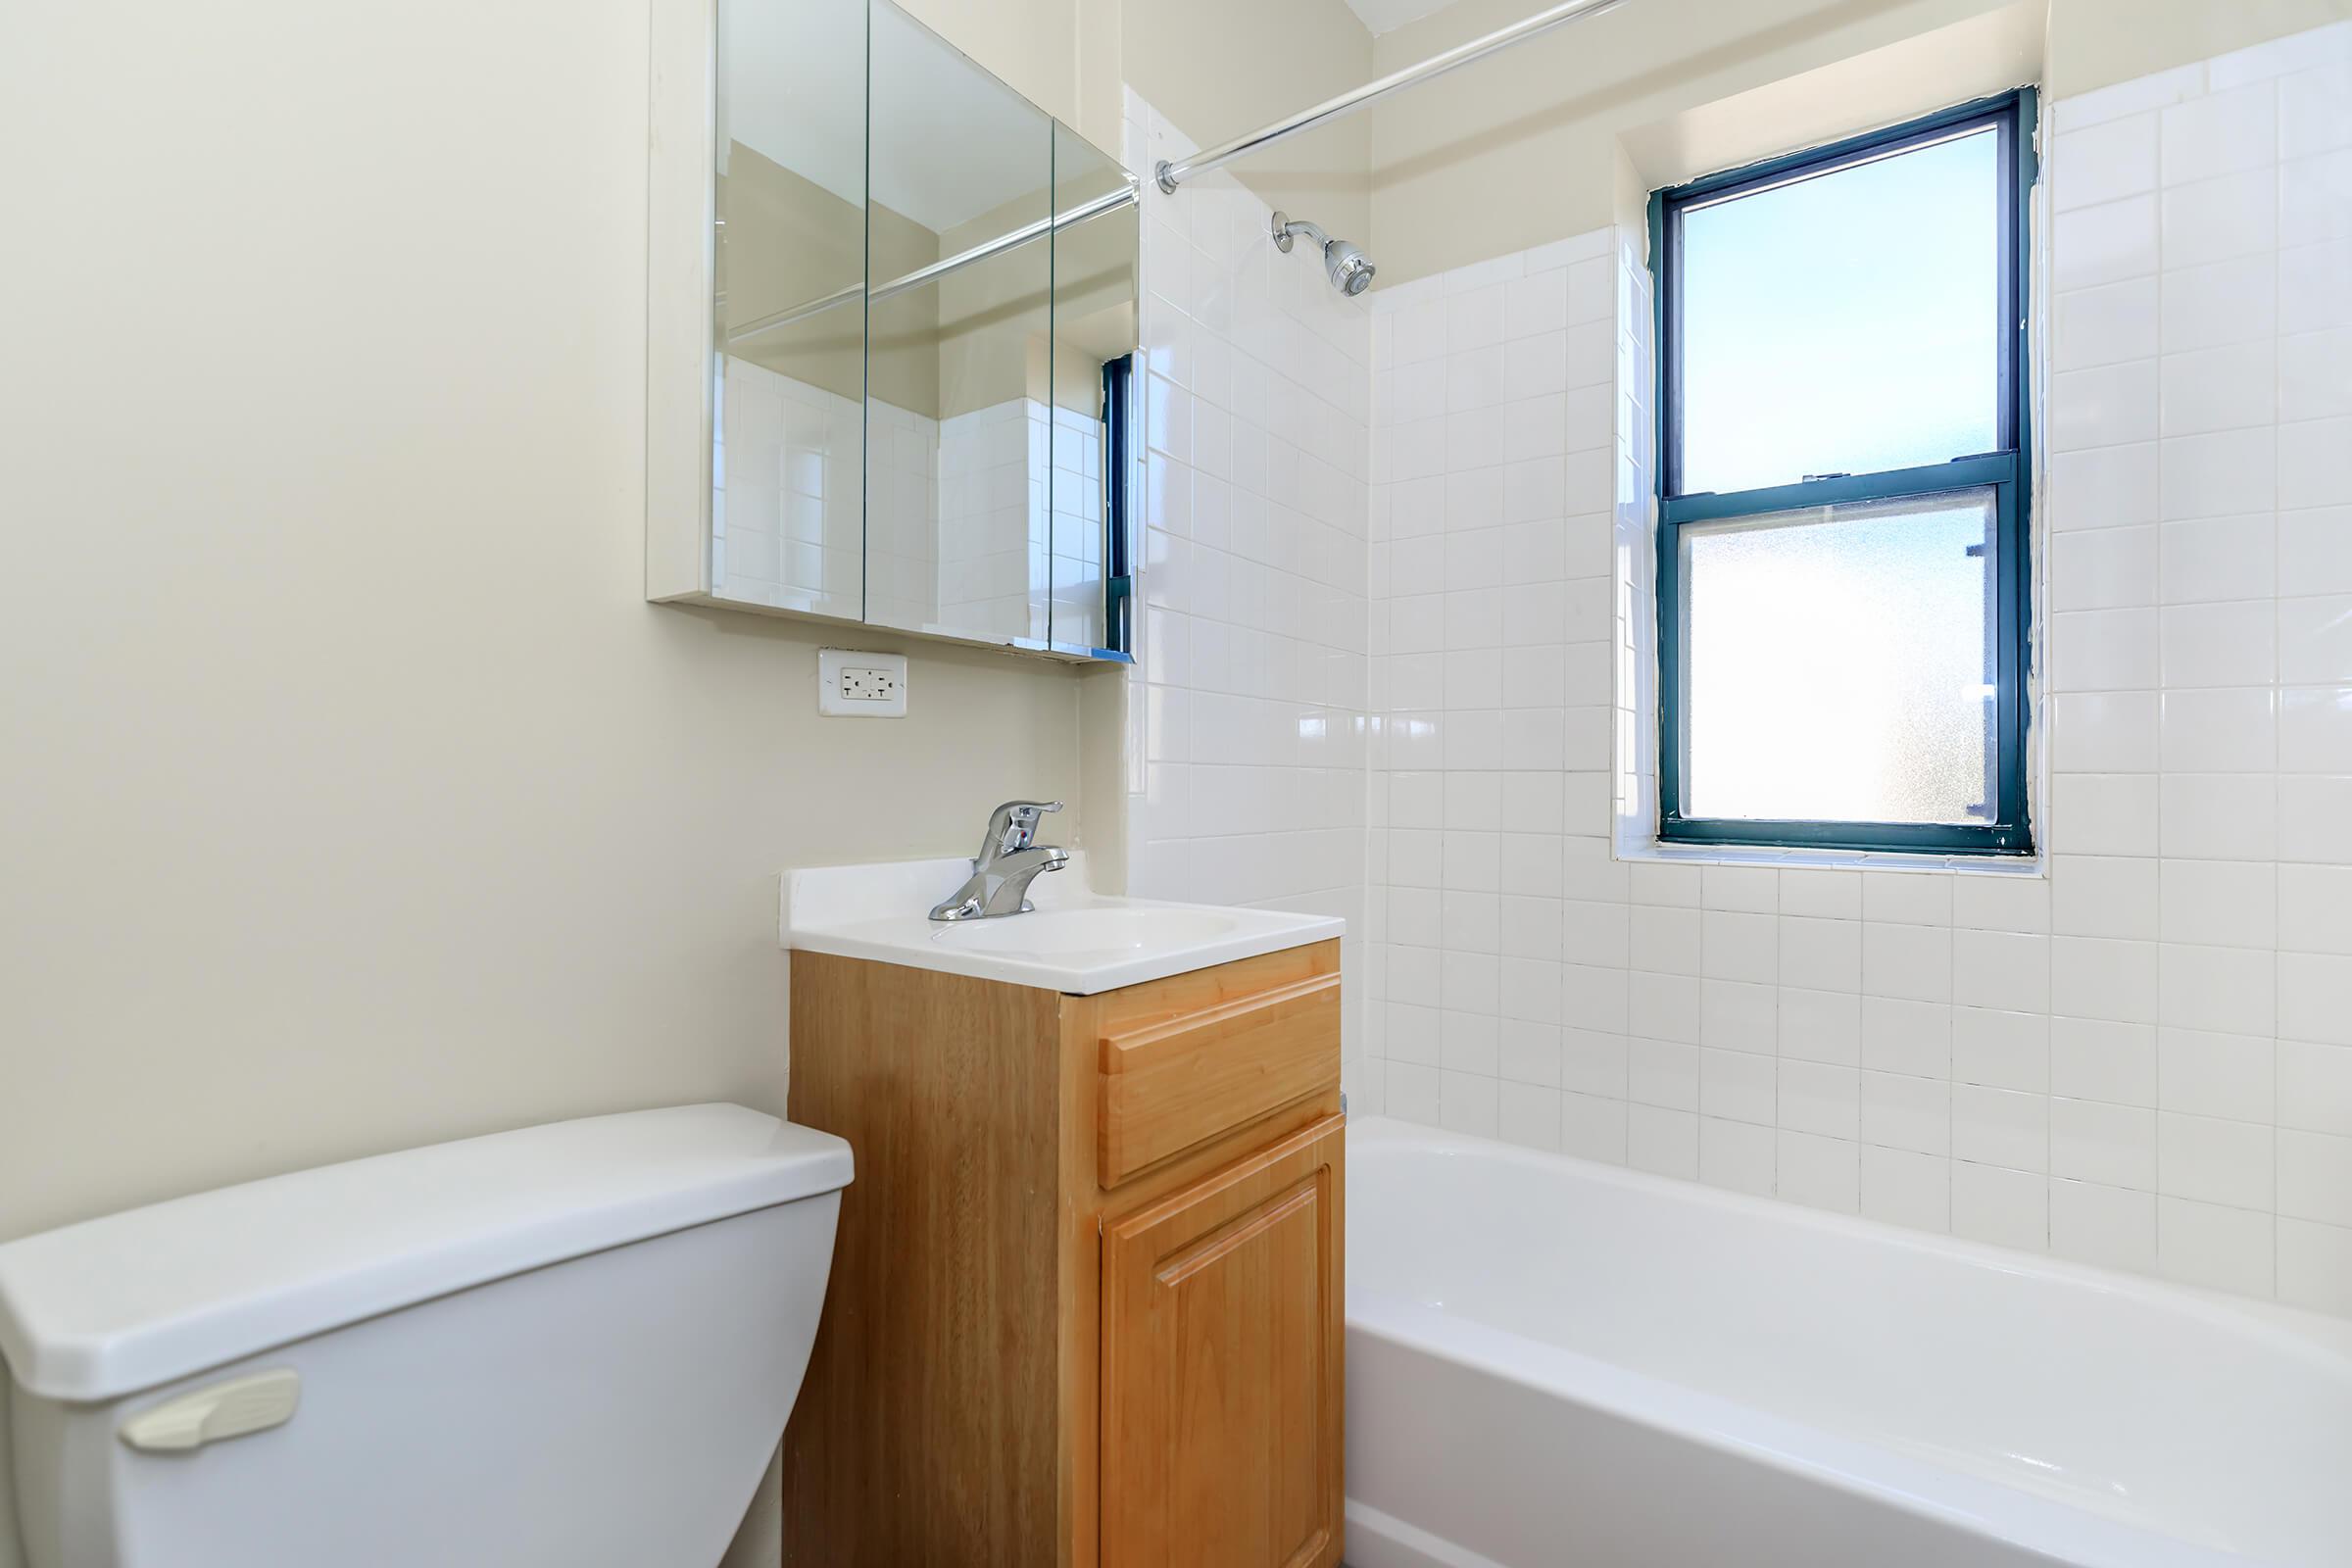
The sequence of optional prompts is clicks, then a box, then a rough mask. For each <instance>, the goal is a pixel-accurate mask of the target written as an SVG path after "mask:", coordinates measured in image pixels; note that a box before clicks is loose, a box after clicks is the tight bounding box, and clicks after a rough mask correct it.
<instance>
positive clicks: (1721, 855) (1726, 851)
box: [1617, 839, 2049, 878]
mask: <svg viewBox="0 0 2352 1568" xmlns="http://www.w3.org/2000/svg"><path fill="white" fill-rule="evenodd" d="M1617 858H1618V859H1620V860H1664V861H1673V862H1676V863H1679V864H1685V865H1769V866H1781V867H1784V868H1788V869H1803V870H1824V871H1829V870H1846V869H1851V870H1871V871H1950V872H1953V873H1955V874H1956V875H1960V876H1991V877H2043V878H2046V877H2047V876H2048V875H2049V865H2048V862H2047V861H2046V860H2045V859H2044V858H2043V857H2041V856H2039V855H2003V856H1991V855H1914V854H1908V853H1903V852H1898V851H1893V850H1814V849H1804V848H1801V847H1793V846H1792V847H1789V848H1786V849H1774V848H1770V847H1767V846H1764V845H1738V844H1666V843H1661V842H1660V841H1658V840H1656V839H1650V840H1648V841H1646V842H1642V843H1634V844H1627V843H1619V844H1618V845H1617Z"/></svg>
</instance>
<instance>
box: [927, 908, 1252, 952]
mask: <svg viewBox="0 0 2352 1568" xmlns="http://www.w3.org/2000/svg"><path fill="white" fill-rule="evenodd" d="M1237 923H1238V922H1236V920H1235V919H1234V916H1233V914H1232V913H1231V912H1229V911H1227V910H1224V909H1203V908H1194V907H1186V906H1183V905H1149V904H1143V905H1117V904H1111V903H1108V902H1103V903H1096V904H1088V905H1081V906H1079V907H1076V908H1065V909H1054V908H1045V909H1037V910H1034V911H1032V912H1030V913H1028V914H1022V915H1011V916H1007V917H1006V918H1005V919H1002V920H965V921H959V922H957V923H956V924H954V925H943V926H941V927H940V928H939V931H938V933H937V934H936V935H935V936H934V937H933V938H932V940H933V941H934V942H940V943H947V944H950V945H954V946H959V947H962V948H966V949H969V950H970V951H973V952H976V953H1006V954H1022V955H1029V956H1036V957H1039V958H1051V959H1054V960H1057V961H1061V962H1081V961H1084V962H1092V961H1097V960H1103V959H1109V960H1116V959H1120V958H1129V957H1134V956H1138V955H1141V954H1147V953H1152V952H1154V951H1157V950H1161V949H1184V948H1195V947H1199V946H1200V945H1201V944H1202V943H1204V942H1214V941H1216V940H1217V939H1218V938H1220V937H1226V936H1231V935H1232V934H1233V932H1234V930H1235V929H1236V926H1237Z"/></svg>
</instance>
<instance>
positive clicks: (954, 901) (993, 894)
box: [931, 801, 1070, 920]
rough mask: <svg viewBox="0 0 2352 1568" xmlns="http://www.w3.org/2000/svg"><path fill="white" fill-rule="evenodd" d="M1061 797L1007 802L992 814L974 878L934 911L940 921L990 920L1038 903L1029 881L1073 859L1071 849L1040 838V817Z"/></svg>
mask: <svg viewBox="0 0 2352 1568" xmlns="http://www.w3.org/2000/svg"><path fill="white" fill-rule="evenodd" d="M1060 809H1061V803H1060V802H1059V801H1006V802H1005V804H1004V805H1003V806H1000V807H998V808H997V809H996V810H994V811H993V812H991V813H990V814H989V818H988V834H987V836H986V837H984V838H983V839H981V841H980V853H979V854H978V855H977V856H975V857H974V858H973V859H972V875H971V880H969V881H968V882H966V883H964V885H963V886H962V887H959V888H957V889H956V891H955V892H954V893H952V894H950V895H948V898H947V900H946V902H944V903H943V904H941V905H940V906H939V907H937V908H935V909H933V910H932V911H931V918H932V919H934V920H988V919H994V918H996V917H997V916H998V915H1004V914H1020V913H1023V912H1024V911H1026V910H1029V909H1033V908H1035V907H1036V906H1035V905H1033V904H1031V903H1030V902H1029V884H1030V883H1032V882H1034V881H1036V880H1037V878H1038V874H1039V873H1040V872H1044V871H1058V870H1060V869H1061V868H1062V867H1063V866H1065V865H1067V864H1069V863H1070V852H1069V851H1067V850H1057V849H1054V848H1053V847H1051V846H1049V845H1042V844H1039V843H1038V842H1037V819H1038V818H1039V817H1041V816H1043V815H1045V814H1046V813H1047V812H1048V811H1058V810H1060Z"/></svg>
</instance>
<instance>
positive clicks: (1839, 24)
mask: <svg viewBox="0 0 2352 1568" xmlns="http://www.w3.org/2000/svg"><path fill="white" fill-rule="evenodd" d="M2003 3H2004V0H1635V3H1634V4H1631V5H1627V6H1624V7H1622V8H1620V9H1618V10H1616V11H1613V12H1609V13H1606V14H1604V15H1602V16H1599V17H1595V18H1593V19H1591V20H1589V21H1585V22H1579V23H1575V24H1572V25H1568V26H1566V27H1563V28H1561V29H1559V30H1557V31H1555V32H1552V33H1549V34H1546V35H1544V36H1543V37H1540V38H1536V39H1533V40H1531V41H1529V42H1527V43H1524V44H1521V45H1520V46H1518V47H1517V48H1515V49H1512V50H1510V51H1508V52H1506V53H1504V54H1501V55H1498V56H1495V57H1493V58H1491V59H1489V60H1486V61H1483V62H1481V63H1479V64H1477V65H1474V66H1470V67H1467V68H1465V69H1464V70H1462V71H1459V72H1456V73H1453V74H1451V75H1449V76H1446V77H1442V78H1440V79H1438V80H1437V81H1434V82H1431V83H1428V84H1427V85H1425V86H1421V87H1418V88H1415V89H1412V90H1411V91H1408V92H1405V93H1401V94H1399V95H1397V97H1395V98H1392V99H1390V100H1389V101H1388V102H1387V103H1385V104H1384V105H1382V106H1381V107H1379V108H1377V109H1375V110H1373V111H1372V112H1371V116H1370V118H1371V122H1372V170H1373V175H1372V227H1371V233H1372V243H1371V246H1370V249H1371V252H1372V256H1373V259H1374V260H1375V261H1377V262H1378V263H1379V264H1380V269H1381V270H1380V277H1379V286H1388V285H1393V284H1396V283H1401V282H1405V281H1407V280H1409V279H1411V278H1415V277H1421V276H1425V275H1427V274H1428V273H1431V272H1437V271H1443V270H1446V269H1447V268H1449V267H1459V266H1462V265H1464V264H1466V263H1469V262H1475V261H1481V260H1484V259H1485V258H1487V257H1490V256H1499V255H1502V254H1505V253H1507V252H1510V251H1516V250H1522V249H1525V248H1526V247H1528V246H1531V245H1540V244H1543V243H1544V242H1545V241H1547V240H1553V239H1559V238H1561V237H1563V236H1565V235H1569V234H1580V233H1583V232H1585V231H1587V230H1589V229H1593V228H1597V227H1599V226H1600V225H1602V224H1604V223H1607V222H1609V221H1611V219H1612V217H1613V216H1614V208H1615V201H1614V170H1615V148H1616V143H1617V140H1618V138H1619V137H1620V136H1621V135H1622V134H1624V133H1625V132H1627V131H1629V130H1632V129H1634V128H1635V127H1638V126H1642V125H1645V124H1648V123H1652V122H1656V121H1662V120H1666V119H1668V118H1670V117H1672V116H1674V115H1677V114H1680V113H1682V112H1684V111H1687V110H1689V109H1691V108H1693V107H1695V106H1698V105H1702V104H1706V103H1709V102H1712V101H1713V100H1715V99H1718V98H1724V97H1728V96H1730V95H1732V94H1734V93H1740V92H1745V91H1748V90H1750V89H1752V88H1755V87H1759V86H1762V85H1763V84H1765V83H1768V82H1772V81H1776V80H1778V79H1780V78H1782V77H1784V76H1789V75H1793V74H1796V73H1799V72H1804V71H1810V70H1813V69H1816V68H1818V67H1820V66H1822V65H1824V64H1827V63H1829V62H1831V61H1835V60H1839V59H1842V58H1845V57H1846V56H1849V55H1854V54H1860V53H1863V52H1865V51H1868V50H1872V49H1877V48H1880V47H1883V46H1885V45H1887V44H1890V43H1893V42H1895V41H1896V40H1898V39H1901V38H1904V37H1907V36H1909V35H1911V34H1913V33H1917V32H1922V31H1926V30H1928V29H1930V28H1932V27H1936V26H1941V25H1949V24H1951V23H1954V22H1958V21H1961V20H1963V19H1965V18H1968V17H1970V16H1974V15H1977V14H1980V13H1983V12H1986V11H1991V10H1994V9H1996V8H1997V7H1999V6H2000V5H2001V4H2003ZM1536 9H1538V7H1536V6H1535V5H1533V4H1531V3H1530V0H1459V3H1457V4H1455V5H1452V6H1448V7H1447V8H1446V9H1445V10H1444V11H1441V12H1439V13H1437V14H1436V15H1435V16H1431V17H1427V18H1424V19H1423V20H1421V21H1419V22H1415V23H1409V24H1407V25H1404V26H1402V27H1399V28H1397V30H1396V31H1394V32H1388V33H1383V34H1382V35H1381V36H1380V37H1379V39H1378V40H1376V42H1375V44H1374V64H1375V66H1376V68H1377V69H1378V70H1379V71H1381V72H1389V71H1395V70H1397V69H1399V68H1401V67H1403V66H1407V65H1411V64H1412V63H1414V62H1416V61H1418V60H1422V59H1425V58H1427V57H1428V56H1430V55H1433V54H1436V53H1438V52H1439V51H1440V50H1442V49H1446V48H1449V47H1451V46H1452V45H1454V44H1457V43H1461V42H1464V41H1466V40H1468V39H1470V38H1474V37H1477V36H1479V35H1480V34H1482V33H1486V32H1490V31H1492V30H1494V29H1495V28H1496V27H1499V26H1503V25H1507V24H1508V23H1511V22H1514V21H1516V20H1518V19H1519V18H1521V17H1524V16H1526V15H1528V14H1529V13H1531V12H1532V11H1534V10H1536Z"/></svg>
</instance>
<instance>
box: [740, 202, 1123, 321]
mask: <svg viewBox="0 0 2352 1568" xmlns="http://www.w3.org/2000/svg"><path fill="white" fill-rule="evenodd" d="M1120 180H1121V183H1120V185H1119V187H1118V188H1117V189H1116V190H1107V191H1104V192H1103V194H1102V195H1100V196H1097V197H1094V198H1093V199H1091V200H1089V201H1083V202H1080V203H1079V204H1078V205H1077V206H1075V207H1070V208H1065V209H1064V210H1062V211H1061V212H1058V213H1055V214H1054V216H1052V217H1051V218H1041V219H1039V220H1037V221H1035V222H1033V223H1024V224H1022V225H1021V226H1020V227H1019V228H1016V229H1013V230H1012V231H1011V232H1009V233H1005V234H999V235H998V236H997V237H996V238H995V239H992V240H986V241H983V242H982V243H980V244H978V245H975V246H973V247H972V248H971V249H970V250H966V251H958V252H956V254H955V255H953V256H950V257H946V258H944V259H942V260H940V261H936V262H933V263H932V264H931V265H930V266H928V267H918V268H916V269H915V270H913V271H911V272H908V273H907V274H906V275H905V276H903V277H894V278H892V279H891V280H890V281H889V282H887V283H876V284H875V285H874V286H873V287H872V288H867V287H865V286H864V285H863V284H861V283H852V284H850V285H848V286H847V287H845V288H838V289H835V290H834V291H833V292H832V293H830V294H827V295H825V296H824V297H823V298H821V299H813V300H809V301H806V302H805V303H803V304H800V305H795V306H793V307H791V308H790V309H788V310H782V311H778V312H776V313H775V314H774V315H773V316H762V317H761V318H760V319H758V320H757V321H746V322H745V323H744V324H743V325H741V326H739V327H737V328H735V329H734V330H733V331H731V332H729V333H728V334H727V341H728V342H729V343H741V342H744V341H745V340H747V339H749V338H755V337H760V336H763V335H764V334H766V333H769V332H774V331H777V330H779V329H781V328H783V327H787V326H790V325H791V324H792V323H793V322H795V321H800V320H806V319H808V318H809V317H811V316H815V315H818V314H820V313H822V312H825V311H829V310H831V309H832V308H833V307H834V306H836V305H847V304H848V303H849V302H850V301H852V300H854V299H858V298H861V297H862V298H864V299H866V300H869V301H871V302H873V303H874V304H877V305H878V304H880V303H881V302H882V301H884V300H886V299H890V298H891V297H893V296H894V295H899V294H904V293H906V292H907V290H908V289H916V288H921V287H922V286H923V285H924V284H926V283H936V282H938V281H939V280H940V279H941V278H943V277H945V276H947V275H948V274H949V273H950V272H956V271H960V270H963V269H964V268H967V267H969V266H971V265H972V264H973V263H974V262H985V261H987V260H988V259H989V258H990V257H992V256H1002V255H1004V254H1005V252H1006V251H1009V250H1017V249H1018V248H1019V247H1021V246H1023V245H1026V244H1028V243H1029V242H1030V241H1031V240H1033V239H1042V238H1044V237H1045V236H1046V235H1048V234H1051V233H1054V231H1055V230H1057V229H1064V228H1069V227H1071V226H1072V225H1074V224H1078V223H1083V222H1085V221H1087V220H1088V219H1090V218H1100V217H1102V216H1103V214H1104V213H1115V212H1117V211H1118V210H1119V209H1120V208H1122V207H1125V206H1127V205H1128V204H1129V203H1131V202H1133V201H1135V200H1136V199H1137V191H1136V185H1135V176H1134V175H1133V174H1122V175H1121V176H1120Z"/></svg>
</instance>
